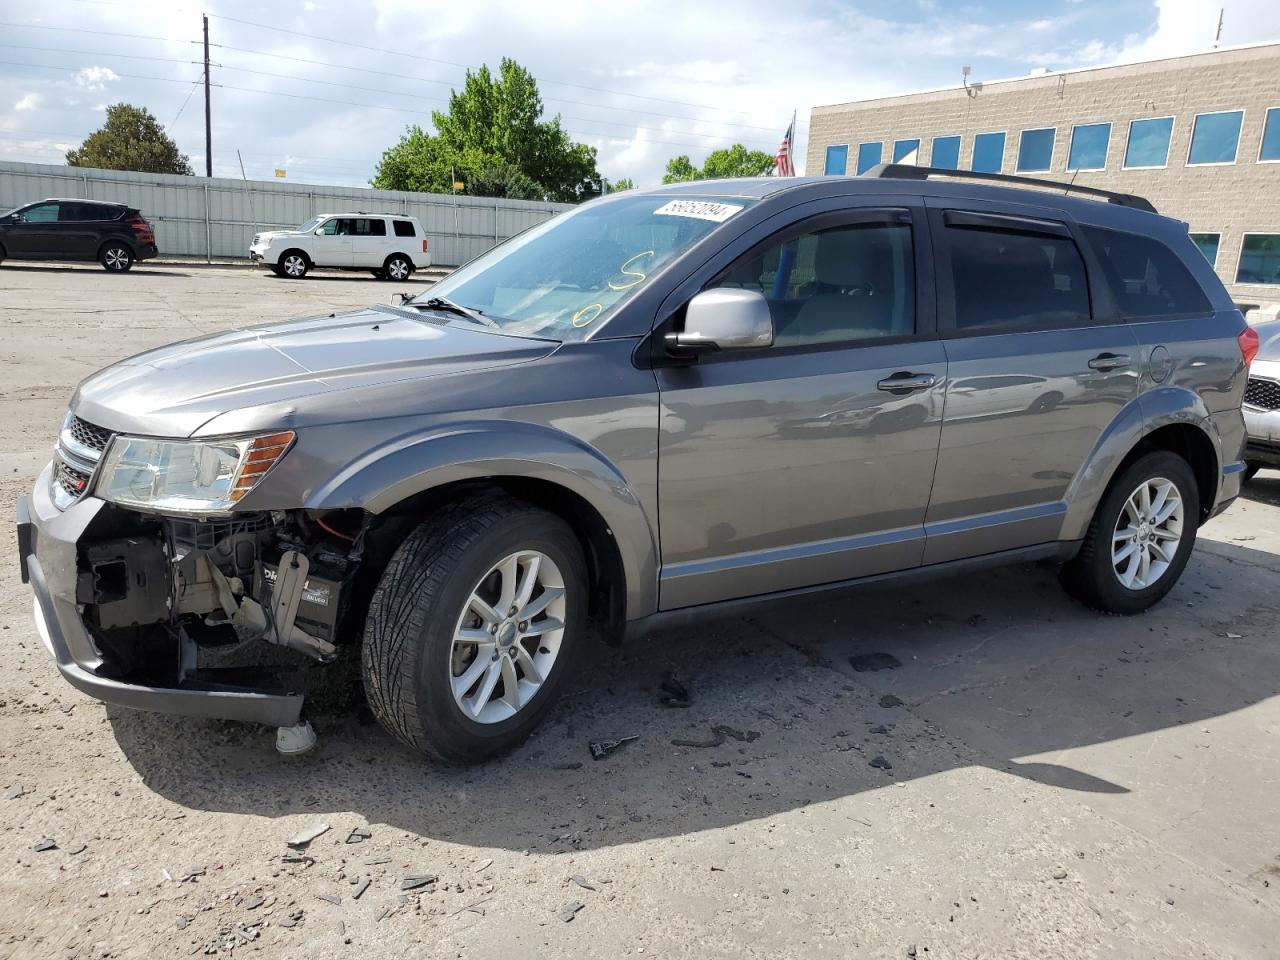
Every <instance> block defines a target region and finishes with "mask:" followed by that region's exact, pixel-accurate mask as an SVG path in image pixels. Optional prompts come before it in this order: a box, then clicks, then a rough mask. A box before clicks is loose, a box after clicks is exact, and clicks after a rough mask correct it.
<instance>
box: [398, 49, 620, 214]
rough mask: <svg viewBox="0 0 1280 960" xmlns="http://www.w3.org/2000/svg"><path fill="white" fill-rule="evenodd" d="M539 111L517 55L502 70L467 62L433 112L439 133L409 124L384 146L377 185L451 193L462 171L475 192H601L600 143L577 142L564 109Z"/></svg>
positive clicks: (562, 195) (558, 196)
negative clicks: (545, 115) (443, 105)
mask: <svg viewBox="0 0 1280 960" xmlns="http://www.w3.org/2000/svg"><path fill="white" fill-rule="evenodd" d="M541 116H542V96H541V95H540V94H539V93H538V85H537V82H536V81H535V80H534V79H533V76H532V75H531V74H530V73H529V71H527V70H525V69H524V68H523V67H522V66H520V65H519V64H518V63H516V62H515V61H514V60H509V59H506V58H504V59H503V61H502V65H501V66H500V67H499V70H498V74H497V76H495V75H494V74H493V73H492V72H491V71H490V70H489V68H488V67H487V66H484V67H481V68H480V69H479V70H477V71H475V72H474V73H473V72H471V71H470V70H468V71H467V79H466V82H465V83H464V84H463V87H462V90H461V91H460V92H459V91H454V92H453V94H452V95H451V96H450V98H449V110H448V112H447V113H445V112H440V111H436V112H434V113H433V114H432V115H431V121H432V124H433V126H434V127H435V131H436V132H435V134H434V135H433V134H430V133H427V132H426V131H424V130H423V129H422V128H421V127H418V126H413V127H410V128H408V129H407V130H406V131H405V133H404V136H402V137H401V138H400V142H399V143H397V144H396V145H395V146H393V147H391V148H390V149H388V150H387V151H386V152H385V153H383V155H382V161H381V162H380V163H379V164H378V170H377V173H376V174H375V176H374V178H373V180H372V183H373V186H375V187H378V188H380V189H383V190H420V191H433V192H445V193H447V192H449V191H451V190H452V187H453V180H454V178H455V177H457V179H459V180H462V181H463V182H464V183H465V184H466V187H465V188H464V189H465V191H466V192H467V193H469V194H473V195H476V196H485V197H494V196H500V197H521V198H532V199H545V200H554V201H567V202H574V201H578V200H585V199H587V198H589V197H592V196H596V195H598V194H599V193H601V192H602V191H603V189H604V181H603V179H602V178H601V176H600V173H599V171H598V170H597V169H596V151H595V148H594V147H588V146H586V145H585V144H581V143H574V142H573V141H572V140H571V139H570V138H569V134H568V133H566V132H565V130H564V129H563V128H562V127H561V126H560V118H559V116H556V117H553V118H551V119H550V120H541V119H539V118H540V117H541Z"/></svg>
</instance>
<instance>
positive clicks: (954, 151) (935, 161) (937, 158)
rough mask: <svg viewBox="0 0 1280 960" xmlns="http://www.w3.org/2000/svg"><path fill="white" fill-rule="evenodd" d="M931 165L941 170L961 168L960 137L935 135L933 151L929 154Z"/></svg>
mask: <svg viewBox="0 0 1280 960" xmlns="http://www.w3.org/2000/svg"><path fill="white" fill-rule="evenodd" d="M929 166H931V167H937V168H938V169H939V170H959V169H960V138H959V137H934V138H933V152H932V153H931V154H930V156H929Z"/></svg>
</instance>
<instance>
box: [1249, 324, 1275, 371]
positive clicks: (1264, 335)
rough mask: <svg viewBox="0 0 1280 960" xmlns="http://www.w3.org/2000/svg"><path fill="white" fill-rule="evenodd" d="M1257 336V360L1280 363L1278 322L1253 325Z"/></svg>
mask: <svg viewBox="0 0 1280 960" xmlns="http://www.w3.org/2000/svg"><path fill="white" fill-rule="evenodd" d="M1253 329H1254V330H1255V331H1257V334H1258V357H1257V359H1259V360H1270V361H1272V362H1276V361H1280V320H1264V321H1262V322H1261V323H1255V324H1253Z"/></svg>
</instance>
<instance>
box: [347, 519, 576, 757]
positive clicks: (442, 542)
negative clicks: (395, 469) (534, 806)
mask: <svg viewBox="0 0 1280 960" xmlns="http://www.w3.org/2000/svg"><path fill="white" fill-rule="evenodd" d="M586 582H587V578H586V567H585V562H584V560H583V556H582V548H581V546H580V545H579V543H578V539H577V537H576V536H575V535H574V533H573V531H572V530H571V529H570V528H569V527H568V525H567V524H566V523H565V522H564V521H563V520H561V519H560V518H559V517H557V516H555V515H554V514H551V513H548V512H546V511H544V510H540V509H538V508H536V507H533V506H529V505H527V504H523V503H520V502H518V501H511V500H506V499H500V498H480V499H472V500H465V501H461V502H459V503H457V504H454V505H452V506H450V507H446V508H443V509H442V510H441V512H440V513H439V514H438V515H437V516H435V517H433V518H432V519H430V520H428V521H426V522H425V523H423V524H422V525H421V526H419V527H418V528H417V529H416V530H415V531H414V532H413V533H412V534H410V535H409V537H408V538H407V539H406V540H405V541H404V543H402V544H401V545H400V547H399V549H398V550H397V551H396V552H395V554H394V556H393V557H392V558H391V562H390V563H389V564H388V565H387V569H386V572H385V573H384V574H383V576H382V580H381V582H380V583H379V584H378V587H377V589H376V590H375V592H374V595H373V599H372V600H371V602H370V606H369V616H368V619H367V621H366V624H365V634H364V645H363V649H362V653H361V664H362V672H363V677H364V688H365V693H366V695H367V697H368V700H369V706H370V708H371V709H372V711H373V713H374V715H375V716H376V717H377V718H378V720H379V721H380V722H381V723H382V725H383V726H384V727H386V728H387V730H389V731H390V732H391V733H392V734H394V735H395V736H396V737H398V738H399V739H400V740H403V741H404V742H405V743H407V744H408V745H409V746H411V747H414V748H415V749H417V750H420V751H421V752H422V753H424V754H426V755H427V756H429V757H432V758H433V759H436V760H441V761H444V762H447V763H474V762H477V761H479V760H483V759H485V758H487V757H490V756H493V755H494V754H497V753H500V752H502V751H503V750H506V749H509V748H510V747H512V746H514V745H515V744H517V743H519V742H520V741H522V740H523V739H524V738H525V737H527V736H528V735H529V733H530V732H532V730H533V729H534V727H535V726H536V725H537V724H538V722H539V721H540V720H541V719H542V717H543V715H545V713H546V712H547V710H548V709H549V708H550V707H551V705H552V703H554V701H555V697H556V693H557V691H558V689H559V688H560V686H561V684H562V683H563V681H564V679H565V677H566V675H567V674H568V673H569V672H570V671H571V669H572V667H573V664H574V662H575V660H576V658H577V656H578V653H579V649H580V647H581V645H582V642H583V638H584V636H585V634H586V627H587V625H586V615H587V606H586V592H587V587H586Z"/></svg>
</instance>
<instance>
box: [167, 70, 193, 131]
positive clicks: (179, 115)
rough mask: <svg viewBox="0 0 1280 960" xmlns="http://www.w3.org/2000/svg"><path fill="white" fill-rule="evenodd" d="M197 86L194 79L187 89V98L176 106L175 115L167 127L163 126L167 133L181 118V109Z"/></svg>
mask: <svg viewBox="0 0 1280 960" xmlns="http://www.w3.org/2000/svg"><path fill="white" fill-rule="evenodd" d="M198 86H200V81H199V80H196V81H194V82H193V83H192V84H191V89H190V90H188V91H187V99H185V100H183V101H182V106H180V107H179V108H178V114H177V116H175V117H174V118H173V120H172V122H171V123H170V124H169V125H168V126H167V127H165V128H164V131H165V133H168V132H169V131H170V130H172V129H173V128H174V125H175V124H177V122H178V121H179V120H180V119H181V118H182V111H183V110H185V109H187V104H188V103H190V102H191V97H192V96H193V95H194V94H195V92H196V87H198Z"/></svg>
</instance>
